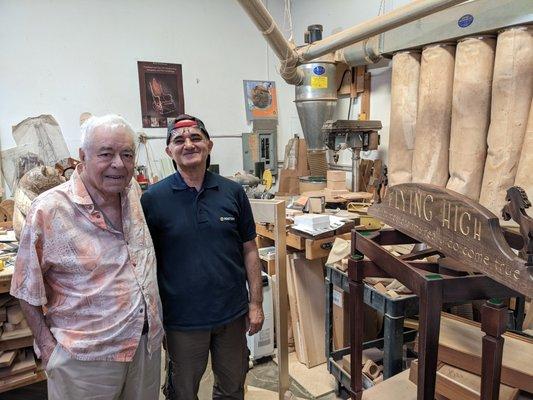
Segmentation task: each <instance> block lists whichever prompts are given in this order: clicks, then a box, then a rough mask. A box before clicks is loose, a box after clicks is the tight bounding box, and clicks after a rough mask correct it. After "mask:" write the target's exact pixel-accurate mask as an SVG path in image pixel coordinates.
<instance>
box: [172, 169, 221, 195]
mask: <svg viewBox="0 0 533 400" xmlns="http://www.w3.org/2000/svg"><path fill="white" fill-rule="evenodd" d="M171 187H172V189H174V190H187V189H189V188H190V187H189V186H188V185H187V184H186V183H185V180H184V179H183V177H182V176H181V174H180V172H179V171H176V173H175V174H174V179H173V182H172V184H171ZM216 188H218V182H217V178H216V175H215V174H214V173H212V172H211V171H205V175H204V182H203V183H202V189H204V190H205V189H216Z"/></svg>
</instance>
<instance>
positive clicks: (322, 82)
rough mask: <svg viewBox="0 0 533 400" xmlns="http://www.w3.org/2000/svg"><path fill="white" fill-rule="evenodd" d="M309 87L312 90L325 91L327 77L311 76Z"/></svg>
mask: <svg viewBox="0 0 533 400" xmlns="http://www.w3.org/2000/svg"><path fill="white" fill-rule="evenodd" d="M311 87H312V88H313V89H327V88H328V77H327V76H312V77H311Z"/></svg>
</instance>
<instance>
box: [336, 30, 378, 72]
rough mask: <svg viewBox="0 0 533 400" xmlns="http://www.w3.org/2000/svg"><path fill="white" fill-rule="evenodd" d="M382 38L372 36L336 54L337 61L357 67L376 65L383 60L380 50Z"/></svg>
mask: <svg viewBox="0 0 533 400" xmlns="http://www.w3.org/2000/svg"><path fill="white" fill-rule="evenodd" d="M381 39H382V36H381V35H378V36H372V37H371V38H369V39H366V40H363V41H362V42H357V43H355V44H352V45H351V46H348V47H345V48H344V49H340V50H337V51H336V52H335V60H336V61H338V62H342V63H344V64H347V65H349V66H350V67H356V66H359V65H369V64H376V63H378V62H380V61H381V60H382V59H383V56H382V55H381V50H380V42H381Z"/></svg>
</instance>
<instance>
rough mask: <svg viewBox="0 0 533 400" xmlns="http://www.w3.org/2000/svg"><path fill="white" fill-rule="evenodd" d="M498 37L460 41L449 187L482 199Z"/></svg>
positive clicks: (455, 74) (476, 198)
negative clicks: (480, 193) (481, 192)
mask: <svg viewBox="0 0 533 400" xmlns="http://www.w3.org/2000/svg"><path fill="white" fill-rule="evenodd" d="M495 49H496V38H495V37H493V36H481V37H471V38H465V39H462V40H460V41H459V43H458V44H457V50H456V52H455V72H454V79H453V98H452V125H451V131H450V160H449V172H450V179H449V180H448V184H447V185H446V188H447V189H450V190H453V191H455V192H458V193H461V194H464V195H465V196H467V197H469V198H470V199H472V200H474V201H478V200H479V192H480V191H481V182H482V180H483V168H484V166H485V157H486V155H487V132H488V130H489V124H490V101H491V91H492V75H493V72H494V53H495Z"/></svg>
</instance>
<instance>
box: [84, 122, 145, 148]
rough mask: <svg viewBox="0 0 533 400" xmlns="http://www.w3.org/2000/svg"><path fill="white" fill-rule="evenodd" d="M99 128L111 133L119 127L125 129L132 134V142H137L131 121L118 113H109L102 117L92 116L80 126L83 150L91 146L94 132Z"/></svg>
mask: <svg viewBox="0 0 533 400" xmlns="http://www.w3.org/2000/svg"><path fill="white" fill-rule="evenodd" d="M98 128H103V130H104V131H105V132H106V133H108V134H110V135H112V134H114V133H115V132H116V131H117V130H118V129H124V130H125V131H126V133H128V134H129V135H130V136H131V140H132V142H133V143H135V132H134V131H133V128H132V127H131V125H130V124H129V122H128V121H126V120H125V119H124V118H122V117H121V116H119V115H116V114H108V115H104V116H102V117H96V116H92V117H90V118H88V119H87V120H86V121H85V122H84V123H83V124H82V125H81V128H80V129H81V146H80V147H81V149H82V150H83V151H85V152H86V151H87V149H88V148H89V145H90V144H91V141H92V137H93V135H94V132H95V131H96V129H98Z"/></svg>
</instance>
